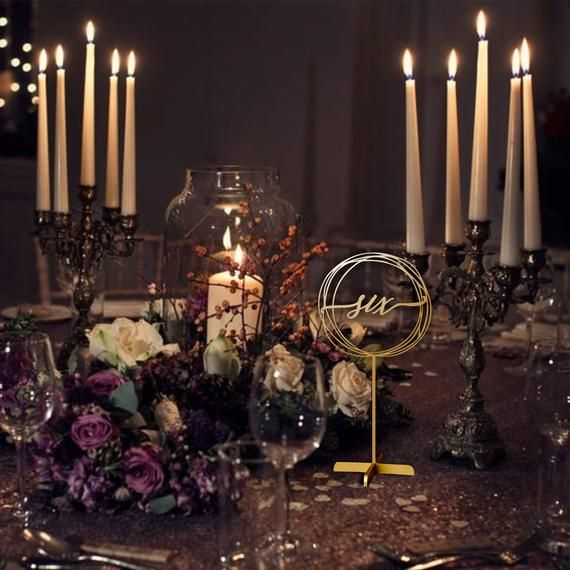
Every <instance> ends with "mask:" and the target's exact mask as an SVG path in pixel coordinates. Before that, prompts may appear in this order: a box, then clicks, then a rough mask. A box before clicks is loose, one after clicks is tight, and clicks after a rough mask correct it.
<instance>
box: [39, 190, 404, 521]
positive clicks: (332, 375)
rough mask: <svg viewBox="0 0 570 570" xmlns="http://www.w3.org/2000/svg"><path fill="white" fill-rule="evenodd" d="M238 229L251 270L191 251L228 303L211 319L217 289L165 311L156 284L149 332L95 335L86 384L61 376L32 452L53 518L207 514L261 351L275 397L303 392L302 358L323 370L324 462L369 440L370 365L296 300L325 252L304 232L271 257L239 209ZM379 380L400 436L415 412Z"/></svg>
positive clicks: (123, 323) (129, 328) (101, 330)
mask: <svg viewBox="0 0 570 570" xmlns="http://www.w3.org/2000/svg"><path fill="white" fill-rule="evenodd" d="M240 215H241V217H242V221H241V224H242V225H243V226H244V227H245V228H247V229H248V231H247V233H244V234H242V236H241V238H240V239H241V242H240V243H242V244H243V248H244V250H245V251H246V252H247V257H246V258H245V259H243V258H242V259H240V260H237V261H236V259H235V258H232V257H231V256H230V255H227V256H225V257H220V256H219V255H213V254H211V253H210V252H209V251H208V250H207V249H206V248H205V247H203V246H199V247H196V251H195V254H196V255H197V256H199V257H201V258H203V259H208V260H209V262H211V263H213V264H217V265H220V266H221V269H222V270H223V271H224V279H225V281H224V282H223V287H224V288H225V289H224V290H227V298H225V297H224V295H222V296H220V295H218V297H219V303H217V302H216V303H215V304H214V305H213V306H212V303H211V299H210V300H209V299H208V294H209V288H210V287H211V284H212V281H211V276H210V275H207V274H196V273H192V272H190V273H189V274H188V279H189V280H190V281H191V282H192V283H193V285H194V287H193V295H192V297H189V298H188V299H187V301H186V302H184V303H181V302H180V300H179V299H175V300H172V299H166V298H163V294H162V290H161V288H160V287H158V286H156V285H155V284H151V285H150V286H149V294H150V303H149V306H148V310H147V311H146V312H145V314H144V315H143V317H144V318H143V319H141V320H140V321H138V322H133V321H131V320H128V319H117V320H115V321H114V322H113V323H112V324H100V325H97V326H95V328H94V329H93V330H92V331H91V333H90V334H89V343H90V345H89V352H90V354H91V357H92V359H93V360H92V363H91V373H90V374H89V375H88V376H87V378H81V377H80V376H79V375H78V374H75V373H74V372H73V369H71V370H70V371H68V372H67V373H66V374H65V376H64V377H63V390H62V398H61V403H60V406H59V410H58V413H57V414H56V415H55V416H56V417H55V419H54V420H53V421H52V422H51V423H50V424H49V425H48V426H47V427H46V428H45V429H44V430H43V431H42V432H41V433H39V434H38V437H37V441H36V442H35V445H34V456H35V458H36V461H37V465H38V467H39V469H40V474H41V480H42V483H43V485H44V486H45V487H46V488H48V489H49V490H50V491H51V493H52V496H53V497H54V504H55V505H56V506H58V507H59V508H71V507H80V508H83V509H86V510H89V511H91V510H101V509H103V510H110V511H113V510H116V509H120V508H128V507H134V506H136V507H138V508H141V509H143V510H145V511H148V512H154V513H166V512H171V511H173V512H174V511H177V512H181V513H187V514H195V513H205V512H209V511H211V510H213V509H215V507H216V465H215V454H214V453H213V448H214V446H215V445H216V444H219V443H221V442H224V441H227V440H229V439H231V438H238V437H243V436H245V435H246V434H247V432H248V418H247V407H248V406H247V403H248V398H249V392H250V385H251V378H252V371H253V366H254V364H255V361H256V359H257V357H258V356H260V355H261V354H264V353H267V351H272V352H273V353H274V354H276V356H278V358H279V360H280V362H281V366H282V367H283V372H284V374H283V375H282V377H281V379H280V382H279V385H276V386H275V389H277V390H284V391H290V390H292V389H293V390H294V389H297V388H298V387H295V386H294V385H293V384H292V383H294V382H295V381H298V375H296V374H295V369H296V366H297V365H298V355H299V354H310V355H313V356H316V357H318V358H319V359H320V361H321V363H322V364H323V369H324V372H325V377H326V380H327V397H328V402H329V406H328V416H329V420H328V429H327V434H326V436H325V440H324V442H323V447H324V448H325V451H326V450H335V449H338V448H339V447H341V446H342V445H343V444H345V443H347V442H350V443H351V444H352V445H354V440H355V435H358V434H360V433H361V434H363V435H366V436H368V433H369V429H370V423H371V421H373V419H372V418H371V417H370V406H371V390H372V388H371V381H370V373H371V368H370V366H371V362H370V361H369V360H367V359H354V358H351V357H348V356H347V355H346V354H344V353H342V352H340V351H338V350H336V349H335V348H333V347H332V346H331V344H330V343H329V342H328V341H327V339H326V338H324V337H323V336H322V334H321V327H320V324H319V322H320V320H319V318H318V315H317V314H316V312H315V310H314V309H313V304H312V303H311V301H310V300H308V299H306V297H305V292H304V290H303V283H304V281H305V277H306V274H307V270H308V267H309V264H310V262H311V261H312V260H313V259H315V258H318V257H321V256H322V255H324V254H325V253H326V252H327V246H326V244H324V243H323V242H320V243H317V244H315V245H313V246H311V247H309V248H307V249H303V248H302V247H301V244H302V242H303V240H301V239H300V238H299V235H298V228H297V227H296V226H290V227H289V228H288V229H287V232H286V235H285V236H283V237H282V238H281V239H280V240H278V242H277V245H276V248H275V247H273V246H272V249H269V246H268V245H267V240H266V239H265V238H264V237H263V236H262V235H261V233H260V231H258V219H257V217H256V216H255V214H254V213H252V208H251V207H250V204H248V202H247V201H245V202H243V203H242V204H240ZM210 294H211V293H210ZM169 304H173V306H169ZM209 309H210V310H209ZM172 311H175V312H177V313H179V318H180V320H181V321H182V322H183V327H182V328H183V329H184V330H185V332H186V336H185V339H186V341H185V342H184V343H183V345H182V346H179V345H178V344H171V343H168V342H167V339H166V338H165V336H166V334H165V328H164V327H163V324H162V318H163V317H164V315H165V313H168V314H170V315H171V314H172ZM252 315H253V316H255V318H254V319H253V318H252ZM210 323H214V326H215V330H216V335H215V336H214V337H213V338H208V330H209V327H210V326H211V325H210ZM345 327H346V328H347V329H348V332H347V334H349V335H350V336H351V338H352V340H353V342H354V344H360V343H363V342H364V338H365V334H366V330H365V329H364V328H363V327H362V326H361V325H359V324H358V323H356V322H354V321H351V322H350V324H348V323H347V324H346V325H345ZM210 330H211V329H210ZM380 368H381V369H380V374H379V377H380V381H379V382H378V408H379V415H378V417H377V418H375V420H376V421H379V422H381V423H397V424H402V423H404V424H405V423H407V422H409V420H410V414H409V412H408V411H407V410H406V409H405V408H403V407H402V406H401V405H400V404H398V403H397V402H395V401H394V400H392V399H391V398H390V393H389V391H388V388H387V386H386V383H385V382H384V381H383V379H385V378H386V377H389V376H391V375H393V372H392V371H391V369H388V368H387V367H385V366H383V365H382V363H380ZM289 372H291V373H290V374H289ZM296 379H297V380H296Z"/></svg>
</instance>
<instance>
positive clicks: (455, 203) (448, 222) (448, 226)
mask: <svg viewBox="0 0 570 570" xmlns="http://www.w3.org/2000/svg"><path fill="white" fill-rule="evenodd" d="M448 71H449V79H448V81H447V147H446V151H447V152H446V170H445V243H447V244H451V245H458V244H460V243H462V242H463V219H462V216H461V177H460V165H459V123H458V120H457V85H456V83H457V82H456V81H455V76H456V74H457V54H456V53H455V50H451V53H450V54H449V62H448Z"/></svg>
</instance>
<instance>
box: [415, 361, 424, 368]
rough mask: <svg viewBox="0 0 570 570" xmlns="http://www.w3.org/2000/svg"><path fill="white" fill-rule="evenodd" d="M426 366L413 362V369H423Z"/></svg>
mask: <svg viewBox="0 0 570 570" xmlns="http://www.w3.org/2000/svg"><path fill="white" fill-rule="evenodd" d="M423 367H424V365H423V364H422V363H421V362H412V368H423Z"/></svg>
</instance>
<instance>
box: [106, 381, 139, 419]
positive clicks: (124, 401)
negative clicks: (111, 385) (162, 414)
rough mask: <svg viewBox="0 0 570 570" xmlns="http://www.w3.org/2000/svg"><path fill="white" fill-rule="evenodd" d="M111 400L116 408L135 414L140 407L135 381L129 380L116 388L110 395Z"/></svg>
mask: <svg viewBox="0 0 570 570" xmlns="http://www.w3.org/2000/svg"><path fill="white" fill-rule="evenodd" d="M109 401H110V402H111V404H113V406H115V407H116V408H120V409H121V410H125V411H127V412H129V413H131V414H134V413H135V412H136V411H137V410H138V408H139V399H138V398H137V394H136V392H135V385H134V383H133V381H132V380H129V381H128V382H125V383H124V384H121V385H120V386H119V387H118V388H115V389H114V390H113V391H112V392H111V395H110V396H109Z"/></svg>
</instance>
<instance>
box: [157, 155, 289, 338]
mask: <svg viewBox="0 0 570 570" xmlns="http://www.w3.org/2000/svg"><path fill="white" fill-rule="evenodd" d="M295 223H296V214H295V211H294V209H293V207H292V206H291V204H290V203H289V202H288V201H287V200H286V199H285V198H284V197H283V196H282V195H281V189H280V185H279V175H278V171H277V170H276V169H275V168H247V167H240V166H212V167H207V168H198V169H191V170H188V171H187V174H186V183H185V185H184V188H183V190H182V192H181V193H180V194H179V195H177V196H176V197H175V198H174V199H173V200H172V201H171V202H170V205H169V206H168V208H167V210H166V215H165V283H164V297H165V302H164V305H163V311H164V315H163V316H164V320H165V323H166V333H167V336H168V338H169V340H170V341H172V342H178V343H180V344H182V345H184V346H188V345H189V344H190V342H191V341H192V342H194V341H195V340H201V341H205V342H210V341H212V340H213V339H215V338H217V337H218V335H219V334H220V333H221V334H225V335H228V336H235V337H239V341H238V342H243V340H244V339H250V338H254V337H255V336H256V335H260V334H261V331H262V327H263V323H264V322H268V320H267V319H268V318H269V315H268V314H265V313H266V312H267V311H269V309H270V307H269V302H268V301H269V299H270V297H271V295H272V293H273V292H274V284H273V283H271V282H266V280H265V279H266V278H265V276H264V273H263V269H264V262H265V261H267V260H268V259H269V258H270V257H271V256H272V255H274V254H276V252H277V251H278V249H279V243H280V241H281V240H282V239H283V238H284V237H286V236H287V232H288V228H289V226H291V225H293V224H295ZM234 340H238V339H237V338H236V339H234Z"/></svg>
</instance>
